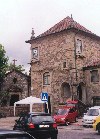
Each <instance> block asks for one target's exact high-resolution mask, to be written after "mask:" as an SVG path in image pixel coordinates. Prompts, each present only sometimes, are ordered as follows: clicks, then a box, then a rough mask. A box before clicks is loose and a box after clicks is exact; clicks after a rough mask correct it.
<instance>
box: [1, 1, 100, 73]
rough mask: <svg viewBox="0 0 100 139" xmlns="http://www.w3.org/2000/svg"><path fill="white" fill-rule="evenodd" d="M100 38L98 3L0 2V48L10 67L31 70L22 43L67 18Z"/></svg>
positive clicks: (25, 47) (28, 45)
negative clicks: (1, 46)
mask: <svg viewBox="0 0 100 139" xmlns="http://www.w3.org/2000/svg"><path fill="white" fill-rule="evenodd" d="M71 14H72V16H73V19H74V20H75V21H77V22H78V23H80V24H81V25H83V26H84V27H86V28H87V29H89V30H90V31H92V32H93V33H95V34H96V35H98V36H100V0H0V44H2V45H3V46H4V49H5V51H6V56H8V57H9V63H10V62H13V59H16V60H17V61H16V65H23V66H24V68H25V72H27V73H28V72H29V69H30V64H29V63H30V58H31V52H30V47H31V45H30V44H27V43H25V41H26V40H29V39H30V37H31V32H32V28H34V32H35V36H37V35H39V34H41V33H43V32H44V31H46V30H48V29H49V28H50V27H52V26H53V25H55V24H56V23H58V22H59V21H61V20H62V19H64V18H65V17H67V16H70V17H71Z"/></svg>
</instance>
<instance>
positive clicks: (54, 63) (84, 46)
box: [26, 17, 100, 112]
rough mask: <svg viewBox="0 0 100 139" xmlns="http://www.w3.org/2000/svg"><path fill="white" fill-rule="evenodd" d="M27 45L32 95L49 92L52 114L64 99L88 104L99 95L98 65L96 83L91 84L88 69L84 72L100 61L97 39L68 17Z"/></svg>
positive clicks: (33, 38) (99, 44) (99, 43)
mask: <svg viewBox="0 0 100 139" xmlns="http://www.w3.org/2000/svg"><path fill="white" fill-rule="evenodd" d="M26 42H27V43H30V44H31V93H32V94H33V95H35V96H37V97H40V94H41V92H48V94H49V96H50V101H51V110H52V112H54V111H55V109H56V108H57V107H58V104H59V103H61V102H65V101H66V99H75V98H78V99H80V100H81V101H83V102H84V103H87V104H90V103H91V99H92V97H93V96H94V95H97V96H100V66H99V68H98V70H99V81H98V83H97V84H93V83H91V82H90V74H89V72H90V70H89V69H88V70H87V69H84V70H83V67H86V65H88V63H89V62H90V61H93V60H95V61H97V60H98V59H99V60H100V37H98V36H96V35H95V34H93V33H92V32H90V31H89V30H87V29H86V28H84V27H83V26H81V25H80V24H78V23H77V22H75V21H74V20H73V19H72V18H70V17H67V18H65V19H63V20H62V21H60V22H59V23H58V24H56V25H54V26H53V27H52V28H50V29H49V30H48V31H46V32H44V33H43V34H41V35H39V36H37V37H34V34H33V35H32V37H31V39H30V40H29V41H26ZM99 64H100V63H99ZM87 67H88V66H87Z"/></svg>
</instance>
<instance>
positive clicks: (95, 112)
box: [87, 109, 99, 116]
mask: <svg viewBox="0 0 100 139" xmlns="http://www.w3.org/2000/svg"><path fill="white" fill-rule="evenodd" d="M87 115H88V116H98V115H99V110H98V109H89V110H88V112H87Z"/></svg>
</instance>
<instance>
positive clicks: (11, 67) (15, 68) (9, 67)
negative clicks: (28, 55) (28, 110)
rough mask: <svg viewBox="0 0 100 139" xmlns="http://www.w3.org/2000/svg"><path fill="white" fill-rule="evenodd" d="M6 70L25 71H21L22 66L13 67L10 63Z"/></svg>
mask: <svg viewBox="0 0 100 139" xmlns="http://www.w3.org/2000/svg"><path fill="white" fill-rule="evenodd" d="M8 70H9V71H11V70H17V71H25V69H23V65H18V66H17V65H15V64H13V63H10V64H9V66H8Z"/></svg>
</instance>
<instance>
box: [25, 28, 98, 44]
mask: <svg viewBox="0 0 100 139" xmlns="http://www.w3.org/2000/svg"><path fill="white" fill-rule="evenodd" d="M73 29H75V30H77V31H78V32H79V31H80V32H83V33H85V34H88V35H90V36H93V37H96V38H98V39H100V36H97V35H96V34H93V33H89V32H86V31H83V30H81V29H77V28H75V27H68V28H67V29H64V30H61V31H59V32H55V33H51V34H47V35H44V36H37V37H35V38H33V39H30V40H28V41H25V42H26V43H30V44H31V43H32V42H33V41H35V40H37V39H40V38H44V37H47V36H49V35H53V34H56V33H60V32H63V31H65V30H73Z"/></svg>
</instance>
